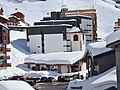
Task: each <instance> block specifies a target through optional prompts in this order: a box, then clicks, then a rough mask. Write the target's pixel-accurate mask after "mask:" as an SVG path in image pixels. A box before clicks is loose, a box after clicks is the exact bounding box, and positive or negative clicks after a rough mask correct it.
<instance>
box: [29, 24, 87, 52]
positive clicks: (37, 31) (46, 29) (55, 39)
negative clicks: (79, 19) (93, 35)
mask: <svg viewBox="0 0 120 90" xmlns="http://www.w3.org/2000/svg"><path fill="white" fill-rule="evenodd" d="M75 29H76V28H75ZM77 29H78V28H77ZM70 30H71V26H66V25H47V26H33V27H28V29H27V40H28V42H27V46H28V47H29V50H30V52H31V53H34V54H35V53H50V52H71V51H82V50H85V47H86V38H85V33H83V32H81V31H80V30H79V29H78V30H79V31H77V32H76V31H74V32H70Z"/></svg>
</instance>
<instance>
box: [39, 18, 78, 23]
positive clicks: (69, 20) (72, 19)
mask: <svg viewBox="0 0 120 90" xmlns="http://www.w3.org/2000/svg"><path fill="white" fill-rule="evenodd" d="M65 21H76V20H75V19H69V20H47V21H40V22H65ZM38 23H39V22H38Z"/></svg>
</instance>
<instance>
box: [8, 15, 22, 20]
mask: <svg viewBox="0 0 120 90" xmlns="http://www.w3.org/2000/svg"><path fill="white" fill-rule="evenodd" d="M12 17H14V18H16V19H17V20H20V19H19V18H18V17H16V16H14V15H10V16H8V19H9V18H12Z"/></svg>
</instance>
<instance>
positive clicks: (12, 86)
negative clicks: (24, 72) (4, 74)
mask: <svg viewBox="0 0 120 90" xmlns="http://www.w3.org/2000/svg"><path fill="white" fill-rule="evenodd" d="M0 90H35V89H33V87H32V86H30V85H29V84H28V83H26V82H24V81H15V80H10V81H0Z"/></svg>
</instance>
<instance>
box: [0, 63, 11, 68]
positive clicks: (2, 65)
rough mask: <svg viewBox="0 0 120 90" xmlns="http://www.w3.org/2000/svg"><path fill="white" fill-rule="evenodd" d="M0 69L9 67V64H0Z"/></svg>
mask: <svg viewBox="0 0 120 90" xmlns="http://www.w3.org/2000/svg"><path fill="white" fill-rule="evenodd" d="M0 67H11V64H10V63H4V64H0Z"/></svg>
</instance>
